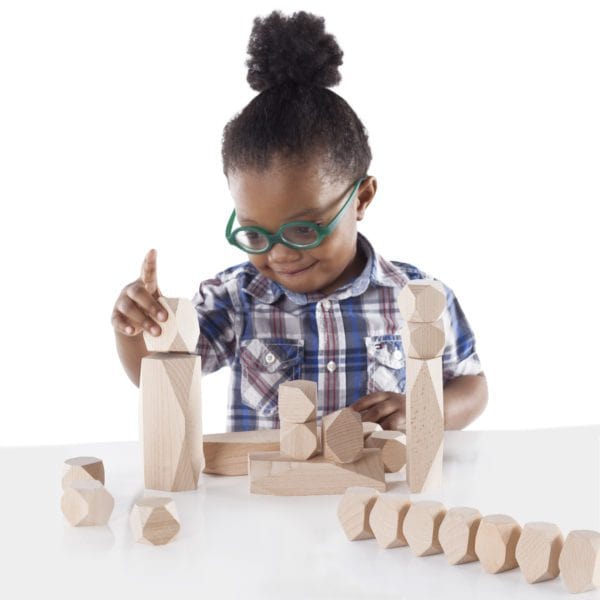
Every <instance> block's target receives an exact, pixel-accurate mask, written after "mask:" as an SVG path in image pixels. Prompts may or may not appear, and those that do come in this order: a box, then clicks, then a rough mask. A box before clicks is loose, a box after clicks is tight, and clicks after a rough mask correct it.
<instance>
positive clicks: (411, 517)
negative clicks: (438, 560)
mask: <svg viewBox="0 0 600 600" xmlns="http://www.w3.org/2000/svg"><path fill="white" fill-rule="evenodd" d="M445 515H446V508H445V507H444V505H443V504H442V503H441V502H435V501H433V500H418V501H416V502H413V503H412V504H411V506H410V508H409V509H408V512H407V513H406V517H404V526H403V532H404V537H405V538H406V541H407V542H408V545H409V546H410V549H411V550H412V552H413V554H414V555H415V556H428V555H430V554H439V553H440V552H441V551H442V547H441V545H440V540H439V537H438V534H439V529H440V525H441V523H442V521H443V519H444V516H445Z"/></svg>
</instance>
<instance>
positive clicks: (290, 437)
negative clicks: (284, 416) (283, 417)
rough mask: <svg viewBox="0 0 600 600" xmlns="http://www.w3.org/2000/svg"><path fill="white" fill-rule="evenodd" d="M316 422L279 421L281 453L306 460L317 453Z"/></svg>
mask: <svg viewBox="0 0 600 600" xmlns="http://www.w3.org/2000/svg"><path fill="white" fill-rule="evenodd" d="M317 439H318V438H317V422H316V421H308V422H307V423H288V422H287V421H281V454H282V456H289V457H290V458H296V459H298V460H308V459H309V458H311V457H312V456H314V455H315V454H316V453H317V450H318V444H317Z"/></svg>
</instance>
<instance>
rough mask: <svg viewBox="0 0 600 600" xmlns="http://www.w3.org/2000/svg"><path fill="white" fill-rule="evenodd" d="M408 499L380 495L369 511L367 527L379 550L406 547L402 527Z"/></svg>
mask: <svg viewBox="0 0 600 600" xmlns="http://www.w3.org/2000/svg"><path fill="white" fill-rule="evenodd" d="M409 508H410V499H409V497H408V496H404V495H401V494H385V495H380V496H379V497H378V498H377V500H375V504H374V506H373V508H372V509H371V514H370V516H369V525H370V526H371V530H372V531H373V535H374V536H375V539H376V540H377V543H378V544H379V546H380V547H381V548H396V547H398V546H406V545H407V544H408V542H407V541H406V538H405V537H404V532H403V530H402V529H403V525H404V519H405V517H406V513H407V512H408V509H409Z"/></svg>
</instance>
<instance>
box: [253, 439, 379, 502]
mask: <svg viewBox="0 0 600 600" xmlns="http://www.w3.org/2000/svg"><path fill="white" fill-rule="evenodd" d="M248 464H249V467H248V474H249V476H250V492H252V493H254V494H273V495H277V496H309V495H319V494H343V493H344V492H345V491H346V488H349V487H353V486H360V487H373V488H375V489H377V490H379V491H382V492H383V491H385V489H386V487H385V474H384V471H383V462H382V460H381V450H379V449H378V448H367V449H364V450H363V453H362V455H361V456H360V457H359V458H358V460H357V461H356V462H353V463H347V464H339V463H335V462H333V461H330V460H327V459H326V458H324V457H323V456H322V455H320V456H315V457H314V458H310V459H309V460H306V461H299V460H294V459H291V458H288V457H285V456H281V454H280V453H279V452H259V453H253V454H249V455H248Z"/></svg>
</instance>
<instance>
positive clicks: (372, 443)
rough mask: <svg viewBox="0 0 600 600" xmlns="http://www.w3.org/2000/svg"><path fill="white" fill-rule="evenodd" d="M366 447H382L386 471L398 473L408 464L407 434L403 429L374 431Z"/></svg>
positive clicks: (366, 442)
mask: <svg viewBox="0 0 600 600" xmlns="http://www.w3.org/2000/svg"><path fill="white" fill-rule="evenodd" d="M365 448H380V449H381V458H382V460H383V468H384V469H385V472H386V473H396V472H398V471H400V469H402V467H404V466H405V465H406V434H404V433H402V432H401V431H390V430H386V431H374V432H373V433H372V434H371V435H370V436H369V437H368V438H367V439H366V440H365Z"/></svg>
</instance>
